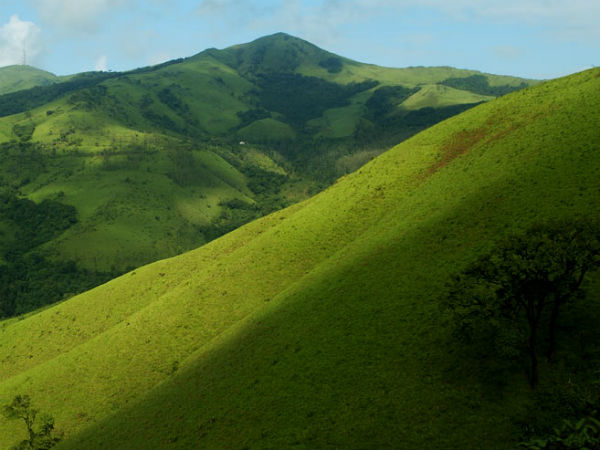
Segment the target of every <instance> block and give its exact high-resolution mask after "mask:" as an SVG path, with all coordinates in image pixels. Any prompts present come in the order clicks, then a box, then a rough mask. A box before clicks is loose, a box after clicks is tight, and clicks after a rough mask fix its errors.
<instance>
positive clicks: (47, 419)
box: [3, 395, 62, 450]
mask: <svg viewBox="0 0 600 450" xmlns="http://www.w3.org/2000/svg"><path fill="white" fill-rule="evenodd" d="M3 412H4V416H5V417H6V418H8V419H21V420H23V422H25V427H26V428H27V435H28V438H27V439H24V440H23V441H22V442H21V443H20V444H18V445H17V446H16V447H14V449H15V450H48V449H50V448H52V447H54V446H55V445H56V444H57V443H58V442H60V441H61V440H62V436H60V435H57V434H55V432H54V419H53V418H52V417H51V416H49V415H45V416H40V420H38V422H39V421H41V422H42V423H41V424H39V425H38V426H37V427H36V419H38V413H39V411H38V410H37V409H35V408H33V407H32V406H31V399H30V398H29V396H28V395H17V396H16V397H15V398H14V399H13V401H12V402H11V403H10V404H8V405H5V406H4V411H3ZM36 428H37V429H36Z"/></svg>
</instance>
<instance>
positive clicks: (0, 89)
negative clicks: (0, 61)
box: [0, 65, 59, 95]
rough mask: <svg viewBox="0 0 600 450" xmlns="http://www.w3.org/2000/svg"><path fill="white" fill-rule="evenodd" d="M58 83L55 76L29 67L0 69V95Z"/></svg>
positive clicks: (19, 66) (57, 78)
mask: <svg viewBox="0 0 600 450" xmlns="http://www.w3.org/2000/svg"><path fill="white" fill-rule="evenodd" d="M58 81H59V77H57V76H56V75H54V74H52V73H50V72H46V71H44V70H40V69H36V68H35V67H31V66H24V65H18V66H5V67H0V95H2V94H7V93H9V92H16V91H20V90H23V89H29V88H32V87H35V86H48V85H50V84H53V83H56V82H58Z"/></svg>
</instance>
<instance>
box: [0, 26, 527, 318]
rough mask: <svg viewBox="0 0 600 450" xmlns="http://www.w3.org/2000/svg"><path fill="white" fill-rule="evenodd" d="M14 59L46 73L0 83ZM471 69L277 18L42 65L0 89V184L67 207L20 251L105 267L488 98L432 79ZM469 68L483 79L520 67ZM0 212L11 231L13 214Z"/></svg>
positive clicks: (171, 246)
mask: <svg viewBox="0 0 600 450" xmlns="http://www.w3.org/2000/svg"><path fill="white" fill-rule="evenodd" d="M15 73H16V74H20V76H22V75H23V74H30V75H31V77H33V76H34V75H35V76H38V75H40V76H41V75H44V73H42V72H39V71H37V72H36V71H35V69H32V68H28V67H23V66H14V67H12V68H3V69H2V70H0V89H1V86H2V85H3V84H2V83H3V80H4V79H3V78H2V74H4V75H5V78H6V80H9V78H10V77H8V75H9V74H12V75H11V76H13V78H14V75H15ZM475 75H477V74H476V73H475V72H473V71H465V70H458V69H452V68H448V67H441V68H408V69H389V68H382V67H377V66H372V65H366V64H361V63H357V62H354V61H351V60H349V59H345V58H341V57H338V56H336V55H334V54H332V53H329V52H326V51H324V50H322V49H319V48H318V47H315V46H314V45H312V44H310V43H308V42H306V41H303V40H301V39H297V38H294V37H292V36H288V35H285V34H276V35H273V36H268V37H265V38H261V39H258V40H256V41H254V42H251V43H249V44H244V45H240V46H234V47H231V48H227V49H224V50H215V49H211V50H206V51H204V52H202V53H199V54H198V55H195V56H193V57H190V58H185V59H181V60H174V61H170V62H167V63H164V64H161V65H158V66H153V67H148V68H143V69H137V70H133V71H129V72H124V73H101V72H95V73H94V72H92V73H84V74H77V75H74V76H71V77H61V78H58V79H48V80H46V81H47V82H48V83H50V82H52V84H51V85H48V86H43V84H44V83H46V82H45V81H38V82H37V87H33V88H31V89H28V90H27V89H25V90H21V91H18V92H12V93H10V94H8V95H4V96H0V116H1V117H0V146H2V147H1V150H0V192H8V193H9V194H10V195H14V196H17V197H19V198H28V199H32V200H34V201H35V202H37V203H40V202H42V201H44V200H46V199H49V200H52V201H58V202H60V203H62V204H64V205H67V206H72V207H74V208H75V209H76V211H77V216H76V217H77V221H76V223H75V224H73V226H72V227H69V228H68V229H66V230H62V231H63V233H62V234H60V235H59V236H55V237H53V238H52V239H51V240H50V241H48V242H45V243H43V244H40V245H39V246H38V247H36V248H34V249H31V252H29V253H35V254H36V255H42V256H43V257H44V258H47V259H48V260H49V261H54V262H56V263H57V264H62V263H66V262H69V261H73V262H75V264H76V265H77V268H78V269H81V270H87V271H92V272H94V273H97V274H104V275H102V276H103V277H105V276H107V275H106V274H108V273H111V274H115V275H116V274H120V273H123V272H124V271H125V270H128V269H131V268H133V267H137V266H140V265H142V264H146V263H149V262H152V261H155V260H157V259H161V258H165V257H169V256H173V255H176V254H179V253H181V252H183V251H186V250H190V249H192V248H195V247H197V246H199V245H201V244H204V243H206V242H208V241H210V240H212V239H214V238H215V237H218V236H220V235H222V234H224V233H225V232H227V231H230V230H232V229H234V228H235V227H237V226H239V225H241V224H243V223H246V222H247V221H249V220H252V219H254V218H256V217H259V216H261V215H264V214H265V213H268V212H271V211H273V210H275V209H278V208H281V207H284V206H287V205H289V204H291V203H292V202H295V201H299V200H303V199H306V198H307V197H309V196H310V195H311V194H313V193H315V192H317V191H319V190H321V189H322V188H323V187H325V186H328V185H330V184H331V183H332V182H333V181H334V180H335V179H336V178H337V177H338V176H340V175H343V174H346V173H348V172H351V171H353V170H355V169H357V168H358V167H360V165H362V164H363V163H364V162H366V161H368V160H369V159H371V158H372V157H374V156H376V155H377V154H379V153H381V152H382V151H384V150H385V149H387V148H389V146H390V145H392V143H393V144H396V143H397V142H399V141H401V140H404V139H406V138H407V137H409V136H411V135H413V134H414V133H416V132H418V131H419V130H421V129H424V128H426V127H427V126H430V125H432V124H433V123H436V122H439V121H440V120H443V119H445V118H447V117H449V116H451V115H454V114H456V113H458V112H460V111H461V110H463V109H467V108H469V107H471V106H472V105H473V104H474V103H476V102H480V101H483V100H489V99H491V98H493V96H490V95H481V94H475V93H472V92H470V91H468V90H464V89H457V88H453V87H449V86H446V85H443V84H440V83H442V82H444V80H448V79H452V80H459V81H460V80H462V79H463V78H464V79H470V78H469V77H473V76H475ZM28 76H29V75H28ZM48 76H49V75H48ZM477 76H479V77H480V78H481V79H478V80H479V85H482V83H483V85H484V87H485V85H486V83H487V84H488V85H494V86H495V85H499V86H509V88H508V89H509V90H510V89H512V88H517V87H519V86H520V83H523V82H524V80H519V79H513V78H509V77H498V76H494V75H482V74H478V75H477ZM7 77H8V78H7ZM31 77H30V78H31ZM461 77H462V78H461ZM23 79H24V78H23ZM32 79H33V78H32ZM482 80H483V81H482ZM7 83H8V81H7ZM527 83H529V81H527ZM33 84H35V83H33ZM5 85H7V84H6V83H5ZM479 85H478V86H479ZM465 86H466V88H468V87H469V85H468V84H466V85H465ZM22 87H27V86H26V85H23V86H22ZM479 87H481V86H479ZM388 91H389V92H392V93H394V92H395V93H397V94H398V93H400V94H402V95H396V96H390V97H389V98H388V96H387V92H388ZM407 93H410V95H408V94H407ZM404 94H406V95H404ZM374 97H376V98H377V101H376V102H374V101H373V98H374ZM373 105H375V106H377V108H374V107H373ZM240 141H244V142H246V145H243V146H242V145H240V144H239V142H240ZM0 222H3V224H2V227H3V228H2V229H3V230H4V236H5V237H6V239H8V240H11V239H13V238H12V237H11V236H14V235H15V230H16V228H17V225H16V224H15V223H11V221H10V220H8V219H7V220H4V219H3V218H2V217H0ZM4 256H5V255H0V259H2V260H4V262H7V261H6V260H5V257H4ZM26 256H27V255H26ZM29 256H31V255H29ZM1 270H2V269H1V268H0V271H1ZM18 275H19V277H20V279H28V278H29V276H28V275H27V274H18ZM9 278H10V279H11V280H12V279H14V278H15V277H14V276H11V277H9ZM11 282H12V281H11ZM9 284H10V283H9ZM86 286H87V285H86ZM75 292H81V290H78V289H75ZM72 293H73V292H72V291H70V292H63V293H62V294H61V295H59V296H58V298H62V297H63V296H64V295H67V294H69V295H70V294H72ZM30 296H33V297H35V296H36V294H35V292H32V293H31V295H30ZM58 298H57V299H58ZM0 310H1V308H0Z"/></svg>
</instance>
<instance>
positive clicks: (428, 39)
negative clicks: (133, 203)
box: [0, 0, 600, 79]
mask: <svg viewBox="0 0 600 450" xmlns="http://www.w3.org/2000/svg"><path fill="white" fill-rule="evenodd" d="M599 20H600V0H451V1H449V0H262V1H250V0H0V67H2V66H7V65H11V64H22V63H23V62H24V61H25V62H26V63H27V64H28V65H31V66H34V67H38V68H40V69H44V70H47V71H50V72H52V73H55V74H57V75H67V74H72V73H78V72H84V71H90V70H114V71H122V70H129V69H135V68H138V67H144V66H148V65H153V64H157V63H160V62H164V61H168V60H170V59H174V58H180V57H186V56H192V55H194V54H196V53H199V52H200V51H202V50H204V49H206V48H211V47H216V48H225V47H228V46H230V45H235V44H241V43H245V42H250V41H252V40H254V39H257V38H259V37H261V36H265V35H269V34H273V33H276V32H280V31H283V32H285V33H288V34H291V35H294V36H297V37H300V38H302V39H305V40H307V41H310V42H312V43H313V44H315V45H318V46H319V47H321V48H323V49H325V50H328V51H331V52H333V53H337V54H338V55H341V56H345V57H347V58H351V59H354V60H357V61H360V62H365V63H371V64H378V65H381V66H387V67H408V66H453V67H458V68H463V69H475V70H480V71H483V72H488V73H494V74H503V75H515V76H521V77H526V78H537V79H549V78H555V77H558V76H562V75H567V74H570V73H574V72H578V71H581V70H584V69H588V68H591V67H594V66H596V65H600V25H599V24H598V21H599Z"/></svg>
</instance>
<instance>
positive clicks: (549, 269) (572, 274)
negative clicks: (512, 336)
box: [448, 219, 600, 387]
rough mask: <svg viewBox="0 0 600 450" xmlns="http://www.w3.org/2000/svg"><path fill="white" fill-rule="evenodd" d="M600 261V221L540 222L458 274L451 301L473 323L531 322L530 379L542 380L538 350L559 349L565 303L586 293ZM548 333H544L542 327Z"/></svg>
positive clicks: (528, 347)
mask: <svg viewBox="0 0 600 450" xmlns="http://www.w3.org/2000/svg"><path fill="white" fill-rule="evenodd" d="M599 267H600V224H599V223H598V222H597V221H589V220H583V219H576V220H575V219H574V220H562V221H554V222H551V223H545V224H541V225H536V226H534V227H532V228H530V229H529V230H528V231H526V232H525V233H523V234H519V235H514V236H511V237H509V238H508V239H506V240H505V241H504V242H502V243H501V244H499V245H498V246H497V247H496V248H494V249H493V250H492V251H491V252H490V253H488V254H485V255H483V256H481V257H480V258H478V259H477V260H476V261H475V262H474V263H473V264H471V265H470V266H468V267H467V268H466V269H465V270H463V271H462V272H460V273H459V274H457V275H456V276H455V277H454V279H453V281H452V282H451V283H450V286H449V288H450V289H449V295H448V306H449V307H450V308H452V309H453V310H454V311H455V312H456V314H457V317H458V320H459V321H460V322H461V323H462V324H463V325H466V326H467V328H468V326H469V325H470V324H472V323H473V321H477V320H481V319H484V320H490V319H492V318H502V319H507V321H508V323H512V324H513V325H517V326H518V325H520V324H523V323H524V324H525V328H526V330H527V332H526V335H527V338H526V343H525V349H526V350H527V353H528V355H529V360H530V367H529V381H530V384H531V386H532V387H535V386H536V385H537V384H538V381H539V374H538V355H539V353H540V352H539V347H540V344H541V342H540V341H545V342H543V344H545V349H546V356H547V357H548V359H549V360H552V358H553V356H554V353H555V350H556V329H557V323H558V319H559V314H560V311H561V310H562V309H563V308H562V307H563V305H565V304H566V303H568V302H570V301H574V300H575V299H577V298H581V297H583V293H582V291H581V289H580V288H581V284H582V282H583V280H584V277H585V275H586V274H587V273H589V272H590V271H593V270H595V269H598V268H599ZM544 326H546V327H547V333H545V334H544V336H543V337H544V339H542V336H541V334H542V333H541V331H542V327H544Z"/></svg>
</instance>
